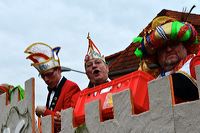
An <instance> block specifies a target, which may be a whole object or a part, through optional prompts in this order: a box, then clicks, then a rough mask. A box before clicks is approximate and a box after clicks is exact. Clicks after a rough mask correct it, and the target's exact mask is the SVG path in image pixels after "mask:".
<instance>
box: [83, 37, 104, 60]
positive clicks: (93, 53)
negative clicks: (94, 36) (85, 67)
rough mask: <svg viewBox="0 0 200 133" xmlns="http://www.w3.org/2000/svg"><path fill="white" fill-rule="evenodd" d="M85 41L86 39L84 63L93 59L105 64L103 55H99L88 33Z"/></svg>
mask: <svg viewBox="0 0 200 133" xmlns="http://www.w3.org/2000/svg"><path fill="white" fill-rule="evenodd" d="M87 39H88V51H87V54H86V56H85V63H86V62H88V61H89V60H91V59H94V58H97V59H101V60H103V61H104V62H106V61H105V57H104V56H103V55H101V53H100V51H99V50H98V48H97V47H96V46H95V44H94V43H93V41H92V40H91V38H90V34H89V33H88V36H87Z"/></svg>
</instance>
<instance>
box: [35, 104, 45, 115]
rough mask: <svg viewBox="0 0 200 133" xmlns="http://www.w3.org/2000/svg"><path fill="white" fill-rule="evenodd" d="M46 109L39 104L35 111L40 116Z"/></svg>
mask: <svg viewBox="0 0 200 133" xmlns="http://www.w3.org/2000/svg"><path fill="white" fill-rule="evenodd" d="M45 110H46V107H45V106H37V107H36V109H35V113H36V115H37V116H38V117H41V116H43V115H44V112H45Z"/></svg>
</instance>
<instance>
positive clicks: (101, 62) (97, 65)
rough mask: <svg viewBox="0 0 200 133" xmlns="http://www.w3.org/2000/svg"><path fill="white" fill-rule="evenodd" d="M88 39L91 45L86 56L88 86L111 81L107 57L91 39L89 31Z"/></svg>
mask: <svg viewBox="0 0 200 133" xmlns="http://www.w3.org/2000/svg"><path fill="white" fill-rule="evenodd" d="M87 39H88V42H89V46H88V51H87V54H86V56H85V72H86V75H87V77H88V79H89V80H90V82H89V86H88V87H89V88H91V87H95V86H97V85H100V84H103V83H106V82H108V81H109V78H108V72H109V69H108V65H107V64H106V61H105V57H104V56H103V55H101V53H100V51H99V50H98V48H97V47H96V46H95V44H94V43H93V41H92V40H91V38H90V36H89V33H88V37H87Z"/></svg>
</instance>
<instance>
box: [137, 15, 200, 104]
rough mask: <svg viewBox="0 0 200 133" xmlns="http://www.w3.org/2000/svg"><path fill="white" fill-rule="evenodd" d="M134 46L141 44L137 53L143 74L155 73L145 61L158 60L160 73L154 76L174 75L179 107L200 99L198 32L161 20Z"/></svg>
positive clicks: (171, 20) (170, 21)
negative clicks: (196, 67)
mask: <svg viewBox="0 0 200 133" xmlns="http://www.w3.org/2000/svg"><path fill="white" fill-rule="evenodd" d="M133 42H134V43H138V42H139V43H140V45H139V47H138V48H137V49H136V50H135V52H134V53H135V55H136V56H137V57H140V58H141V59H142V63H141V64H140V68H139V69H140V70H143V71H147V72H148V71H151V69H150V68H149V67H148V66H147V65H146V64H145V63H144V60H145V58H155V59H154V60H156V63H157V64H158V66H159V70H160V72H159V73H158V75H156V74H155V73H153V75H154V76H156V77H157V78H161V77H163V76H168V75H172V76H171V77H172V80H173V88H174V93H175V102H176V103H180V102H183V101H190V100H196V99H198V92H197V91H198V89H197V85H196V82H195V80H196V75H195V66H196V65H198V64H199V63H198V61H199V60H200V55H198V51H199V44H198V39H197V31H196V30H195V28H194V27H193V26H192V25H191V24H190V23H188V22H179V21H177V20H175V19H174V18H170V17H167V16H160V17H157V18H155V19H154V20H153V22H152V25H151V29H150V30H149V31H147V32H146V33H145V35H144V36H143V37H137V38H135V39H134V41H133ZM196 54H197V55H196ZM151 74H152V71H151Z"/></svg>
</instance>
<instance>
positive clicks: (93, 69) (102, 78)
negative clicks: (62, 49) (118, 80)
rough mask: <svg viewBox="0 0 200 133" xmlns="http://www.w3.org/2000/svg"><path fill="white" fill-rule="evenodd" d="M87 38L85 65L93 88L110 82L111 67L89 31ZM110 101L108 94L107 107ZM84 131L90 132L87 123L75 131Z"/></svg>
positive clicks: (110, 97)
mask: <svg viewBox="0 0 200 133" xmlns="http://www.w3.org/2000/svg"><path fill="white" fill-rule="evenodd" d="M87 39H88V43H89V45H88V51H87V54H86V56H85V60H84V62H85V63H84V65H85V72H86V75H87V77H88V79H89V84H88V87H87V89H91V88H93V87H96V86H98V85H101V84H104V83H107V82H110V79H109V77H108V72H109V68H108V65H107V63H106V61H105V57H104V56H103V55H101V53H100V51H99V50H98V48H97V47H96V45H95V44H94V43H93V41H92V40H91V38H90V36H89V33H88V37H87ZM87 89H85V90H87ZM85 90H84V91H85ZM109 90H110V88H106V89H105V90H104V91H109ZM109 101H112V96H111V95H107V97H106V100H105V102H104V106H105V107H108V106H109V105H110V102H109ZM83 132H88V129H87V127H86V126H85V124H83V125H81V126H79V127H78V128H77V129H76V131H75V133H83Z"/></svg>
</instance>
